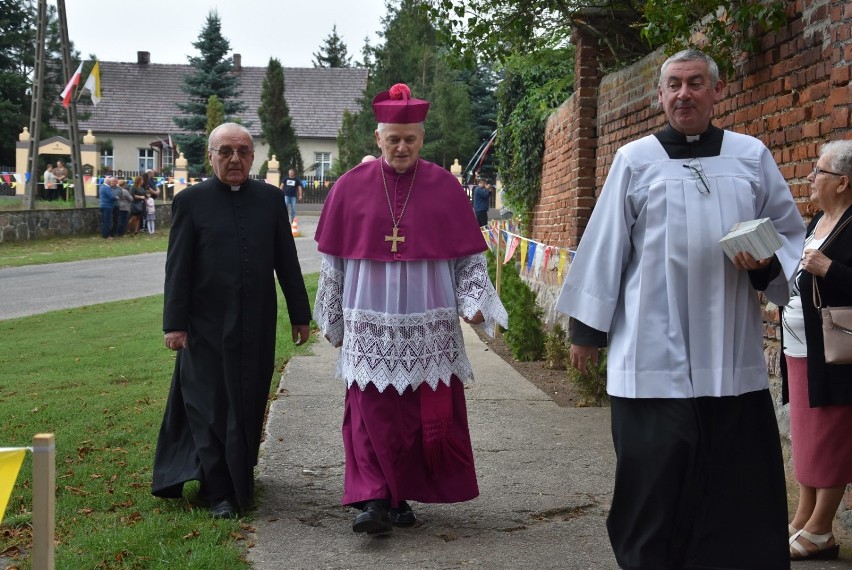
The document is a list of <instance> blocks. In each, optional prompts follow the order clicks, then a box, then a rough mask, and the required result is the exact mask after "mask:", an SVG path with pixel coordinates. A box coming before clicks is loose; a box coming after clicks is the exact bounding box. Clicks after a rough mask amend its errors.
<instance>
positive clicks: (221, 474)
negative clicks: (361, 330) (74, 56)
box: [151, 123, 311, 518]
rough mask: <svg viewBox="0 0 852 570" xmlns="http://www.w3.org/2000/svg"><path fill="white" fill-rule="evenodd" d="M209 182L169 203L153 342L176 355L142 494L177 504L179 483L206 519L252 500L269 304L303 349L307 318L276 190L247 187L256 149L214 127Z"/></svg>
mask: <svg viewBox="0 0 852 570" xmlns="http://www.w3.org/2000/svg"><path fill="white" fill-rule="evenodd" d="M207 152H208V158H209V160H210V164H211V165H212V166H213V172H214V176H212V177H210V178H208V179H207V180H205V181H203V182H200V183H199V184H195V185H193V186H190V187H189V188H187V189H186V190H183V191H181V192H180V193H178V194H176V195H175V198H174V201H173V202H172V227H171V231H170V233H169V248H168V253H167V254H166V281H165V295H164V301H163V331H164V336H163V342H164V343H165V345H166V347H168V348H169V349H170V350H175V351H177V357H176V359H175V368H174V374H173V376H172V385H171V388H170V390H169V398H168V402H167V404H166V410H165V413H164V415H163V423H162V426H161V428H160V435H159V438H158V440H157V450H156V453H155V456H154V473H153V484H152V488H151V492H152V493H153V494H154V495H156V496H158V497H164V498H180V497H181V495H182V492H183V486H184V483H185V482H186V481H190V480H199V481H201V491H200V496H201V497H202V498H203V499H205V500H207V501H209V506H210V513H211V515H212V516H213V517H214V518H233V517H236V516H239V514H240V513H241V512H245V511H246V510H247V509H249V508H251V506H252V503H253V501H254V467H255V465H256V464H257V457H258V451H259V449H260V440H261V435H262V433H263V419H264V414H265V412H266V404H267V400H268V397H269V387H270V382H271V380H272V375H273V372H274V370H275V334H276V333H275V329H276V322H277V318H278V306H277V305H278V296H277V294H276V291H275V279H274V277H277V280H278V284H279V285H280V287H281V290H282V291H283V293H284V298H285V299H286V302H287V311H288V313H289V316H290V323H291V331H290V334H291V338H292V339H293V342H294V343H295V344H297V345H301V344H304V343H305V342H307V341H308V338H309V335H310V322H311V308H310V304H309V302H308V293H307V290H306V289H305V282H304V279H303V278H302V270H301V267H300V265H299V259H298V257H297V255H296V243H295V240H294V239H293V235H292V233H291V231H290V224H289V223H288V220H287V210H286V208H285V206H284V202H283V201H282V200H281V192H280V190H279V189H278V188H276V187H275V186H271V185H269V184H266V183H264V182H261V181H259V180H250V179H249V177H248V176H249V169H250V168H251V165H252V162H253V160H254V141H253V139H252V136H251V134H250V133H249V132H248V130H247V129H246V128H245V127H243V126H242V125H238V124H236V123H224V124H222V125H219V126H218V127H216V128H215V129H213V131H212V132H211V133H210V137H209V139H208V151H207Z"/></svg>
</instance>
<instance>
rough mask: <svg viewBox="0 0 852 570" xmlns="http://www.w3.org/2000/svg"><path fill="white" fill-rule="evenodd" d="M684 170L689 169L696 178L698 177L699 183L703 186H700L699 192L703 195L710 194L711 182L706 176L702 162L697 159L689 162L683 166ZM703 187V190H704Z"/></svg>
mask: <svg viewBox="0 0 852 570" xmlns="http://www.w3.org/2000/svg"><path fill="white" fill-rule="evenodd" d="M683 167H684V168H688V169H689V170H690V171H691V172H692V173H693V174H694V175H695V176H697V177H698V181H699V182H701V184H698V185H697V186H698V191H699V192H701V193H702V194H709V193H710V181H709V180H707V176H706V175H705V174H704V167H703V166H701V161H699V160H698V159H697V158H693V159H692V160H690V161H689V162H687V163H686V164H684V165H683ZM702 187H703V188H702Z"/></svg>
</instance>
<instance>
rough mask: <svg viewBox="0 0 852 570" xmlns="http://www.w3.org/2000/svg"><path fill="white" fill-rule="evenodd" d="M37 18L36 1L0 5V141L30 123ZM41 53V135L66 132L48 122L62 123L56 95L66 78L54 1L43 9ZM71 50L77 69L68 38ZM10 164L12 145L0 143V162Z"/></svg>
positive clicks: (10, 138) (8, 1) (15, 137)
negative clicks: (45, 27)
mask: <svg viewBox="0 0 852 570" xmlns="http://www.w3.org/2000/svg"><path fill="white" fill-rule="evenodd" d="M37 17H38V5H37V4H36V3H35V2H32V1H30V0H6V1H4V2H2V3H0V140H4V141H15V140H18V135H19V134H20V133H21V130H23V128H24V127H29V125H30V111H31V110H32V93H31V89H30V87H31V84H32V77H33V72H34V67H35V40H36V31H37V21H36V20H37ZM44 51H45V68H44V71H45V73H44V85H43V86H42V101H41V105H42V113H41V121H42V122H41V136H42V138H48V137H51V136H53V135H56V134H63V135H65V136H68V133H67V131H62V130H58V129H56V128H55V127H53V126H52V125H51V124H50V121H51V119H54V120H57V121H58V122H60V123H64V122H65V118H66V114H65V109H64V108H63V107H62V101H61V99H59V94H60V93H61V92H62V89H63V87H65V83H66V82H67V78H66V77H65V70H64V68H63V65H62V51H61V44H60V34H59V18H58V15H57V10H56V6H53V5H48V7H47V29H46V37H45V50H44ZM70 52H71V60H72V64H73V66H74V69H76V66H77V65H78V64H79V61H80V54H79V52H77V51H76V50H75V49H74V45H73V42H72V43H71V46H70ZM74 69H72V70H71V71H72V72H73V71H74ZM81 101H83V100H81ZM14 162H15V147H14V145H5V146H0V164H3V165H7V166H12V165H14Z"/></svg>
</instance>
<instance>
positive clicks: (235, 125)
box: [207, 123, 254, 150]
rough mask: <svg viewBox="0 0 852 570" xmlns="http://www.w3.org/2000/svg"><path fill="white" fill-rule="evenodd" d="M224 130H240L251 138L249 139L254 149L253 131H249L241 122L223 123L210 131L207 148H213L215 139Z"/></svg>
mask: <svg viewBox="0 0 852 570" xmlns="http://www.w3.org/2000/svg"><path fill="white" fill-rule="evenodd" d="M222 131H239V132H242V133H243V134H245V135H246V136H247V137H248V138H249V140H250V141H251V148H252V150H254V137H253V136H251V133H250V132H249V130H248V129H247V128H245V127H244V126H243V125H241V124H239V123H222V124H221V125H219V126H218V127H216V128H215V129H213V130H212V131H210V136H209V137H207V150H210V149H211V148H213V141H214V140H215V139H216V137H218V136H219V133H221V132H222Z"/></svg>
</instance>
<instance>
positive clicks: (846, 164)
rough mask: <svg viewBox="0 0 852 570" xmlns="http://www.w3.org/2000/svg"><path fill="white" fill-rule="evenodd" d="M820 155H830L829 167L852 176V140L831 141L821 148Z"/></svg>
mask: <svg viewBox="0 0 852 570" xmlns="http://www.w3.org/2000/svg"><path fill="white" fill-rule="evenodd" d="M819 155H820V156H826V157H828V168H830V169H831V170H833V171H834V172H837V173H839V174H843V175H845V176H849V177H850V178H852V141H850V140H841V141H831V142H827V143H825V144H824V145H822V148H820V149H819Z"/></svg>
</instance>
